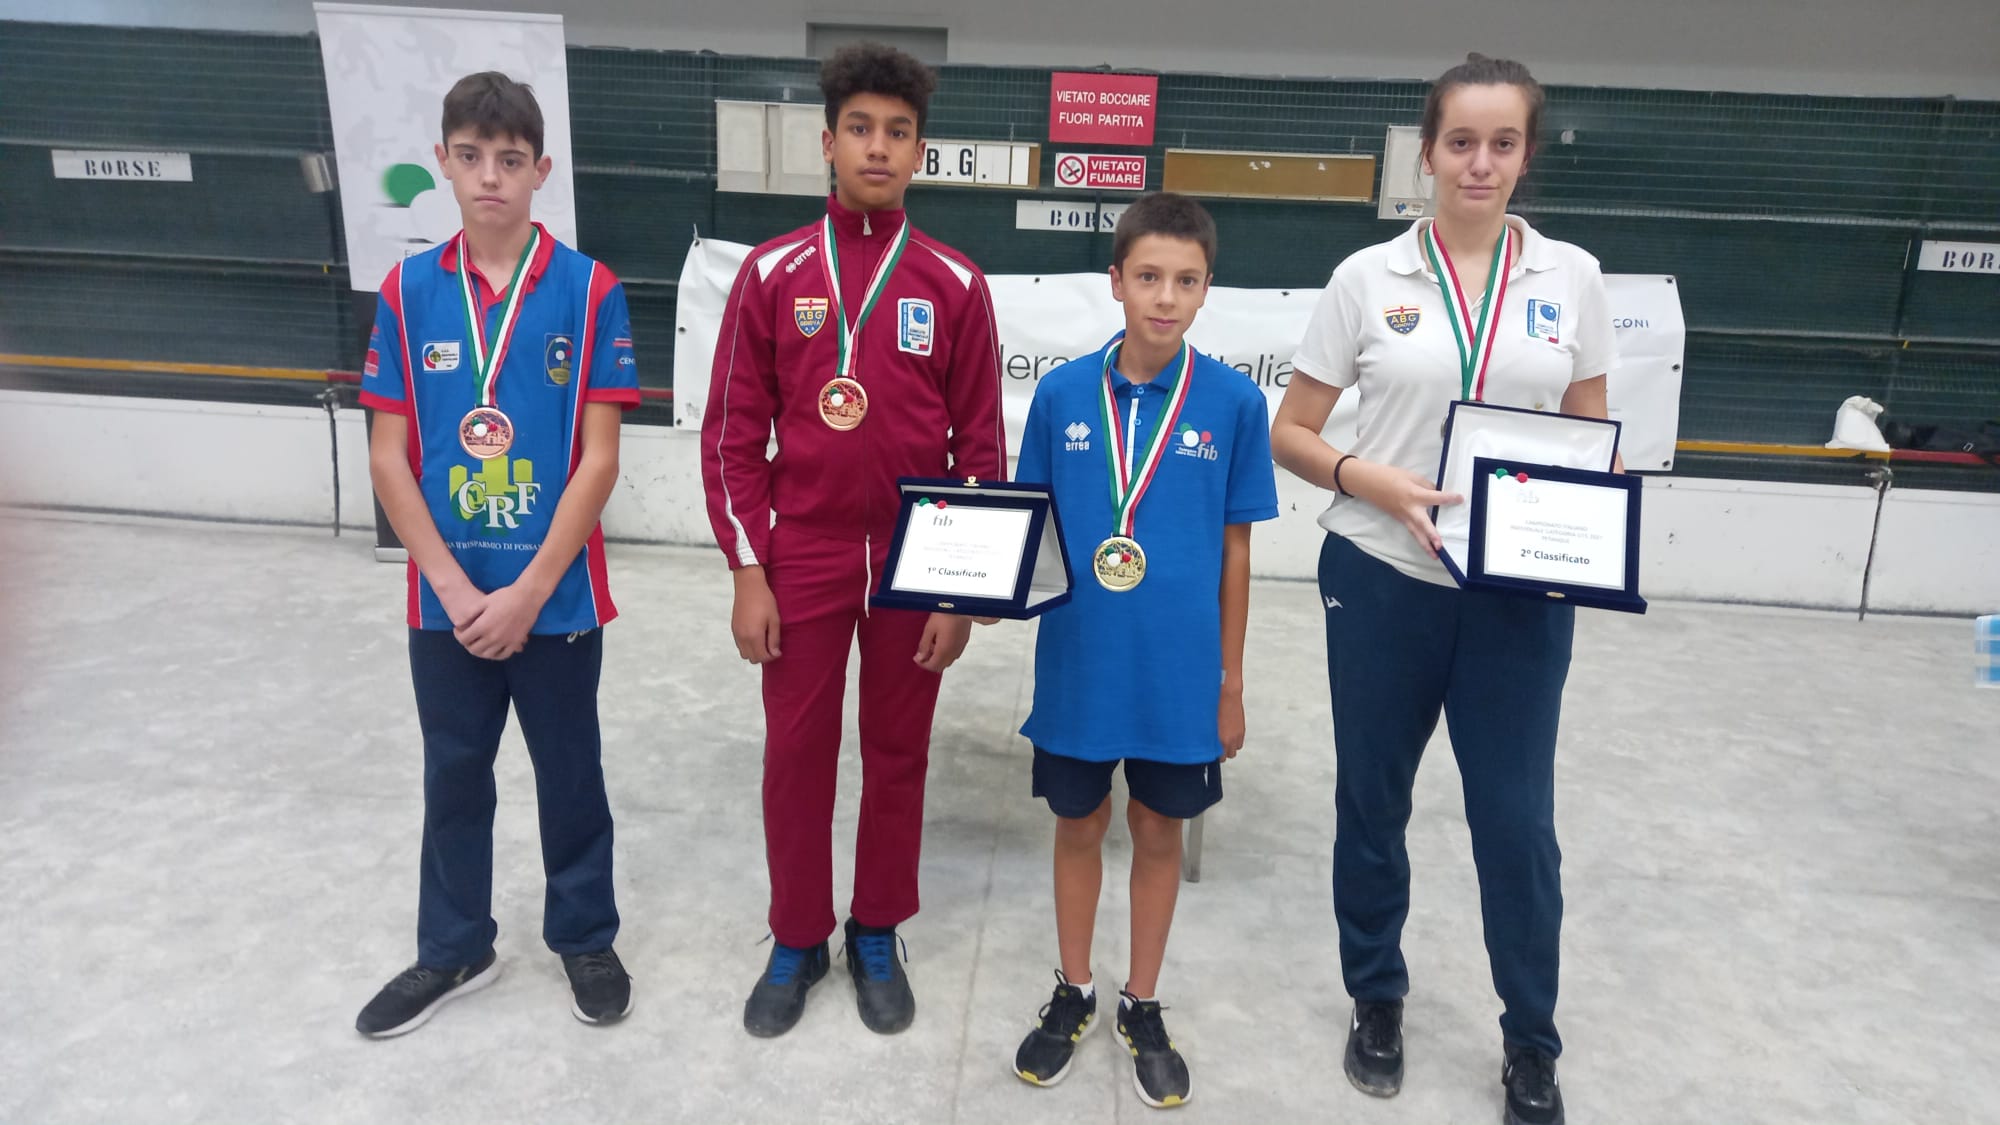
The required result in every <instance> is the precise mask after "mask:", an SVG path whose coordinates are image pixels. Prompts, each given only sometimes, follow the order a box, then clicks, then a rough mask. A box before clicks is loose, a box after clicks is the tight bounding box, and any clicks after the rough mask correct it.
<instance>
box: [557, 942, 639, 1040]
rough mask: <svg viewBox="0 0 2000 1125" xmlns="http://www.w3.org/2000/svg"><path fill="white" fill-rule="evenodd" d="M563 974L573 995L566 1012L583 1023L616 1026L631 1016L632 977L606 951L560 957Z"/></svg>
mask: <svg viewBox="0 0 2000 1125" xmlns="http://www.w3.org/2000/svg"><path fill="white" fill-rule="evenodd" d="M562 963H563V972H565V973H568V974H569V990H570V992H571V994H572V995H574V996H575V1000H574V1001H572V1002H571V1004H570V1006H569V1010H570V1011H571V1012H572V1013H573V1014H575V1016H576V1018H577V1019H580V1020H582V1021H583V1022H585V1023H617V1022H618V1021H619V1020H622V1019H624V1018H625V1017H626V1016H628V1015H631V1014H632V977H631V975H630V974H628V973H627V972H626V971H625V966H624V964H623V963H621V962H620V961H619V960H618V955H617V954H616V953H613V952H612V951H611V950H610V949H609V948H606V949H600V950H598V951H597V952H595V953H565V954H563V959H562Z"/></svg>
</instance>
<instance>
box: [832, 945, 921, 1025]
mask: <svg viewBox="0 0 2000 1125" xmlns="http://www.w3.org/2000/svg"><path fill="white" fill-rule="evenodd" d="M896 945H897V938H896V927H894V926H879V927H878V926H864V925H862V924H861V923H859V922H856V921H855V920H854V919H852V918H849V919H848V920H847V948H846V951H845V952H846V955H847V973H848V975H849V976H851V977H853V978H854V1000H855V1004H856V1006H857V1007H859V1008H860V1009H861V1022H862V1023H864V1024H866V1025H868V1030H870V1031H872V1032H875V1033H876V1034H878V1035H894V1034H895V1033H897V1032H899V1031H901V1030H903V1029H904V1028H906V1027H909V1026H910V1021H912V1020H914V1019H916V1018H917V998H916V997H915V996H914V995H912V994H911V992H910V978H909V977H908V976H907V975H905V974H904V972H903V962H902V961H901V960H899V959H898V958H897V956H896V952H897V950H896ZM904 956H905V957H907V956H908V953H907V952H906V953H905V954H904Z"/></svg>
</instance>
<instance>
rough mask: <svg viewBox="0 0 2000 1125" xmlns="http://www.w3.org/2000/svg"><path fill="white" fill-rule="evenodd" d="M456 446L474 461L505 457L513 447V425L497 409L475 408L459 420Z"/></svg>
mask: <svg viewBox="0 0 2000 1125" xmlns="http://www.w3.org/2000/svg"><path fill="white" fill-rule="evenodd" d="M458 444H460V445H462V446H464V447H465V451H466V452H467V453H469V454H471V455H472V459H473V460H475V461H490V460H492V459H493V458H495V457H505V456H507V451H508V450H509V449H512V448H513V447H514V423H513V422H511V421H509V420H508V418H507V416H506V415H505V414H502V413H500V410H499V408H498V407H493V406H475V407H473V408H472V410H471V411H469V412H467V414H466V415H465V417H464V418H462V419H460V420H459V423H458Z"/></svg>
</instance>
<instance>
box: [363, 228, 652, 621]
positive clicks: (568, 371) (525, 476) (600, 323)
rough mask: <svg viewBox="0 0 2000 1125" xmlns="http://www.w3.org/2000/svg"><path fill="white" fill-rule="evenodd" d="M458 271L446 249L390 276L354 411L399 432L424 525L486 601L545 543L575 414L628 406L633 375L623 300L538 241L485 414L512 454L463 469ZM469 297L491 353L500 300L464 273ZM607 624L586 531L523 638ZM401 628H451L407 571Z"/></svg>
mask: <svg viewBox="0 0 2000 1125" xmlns="http://www.w3.org/2000/svg"><path fill="white" fill-rule="evenodd" d="M458 270H459V261H458V240H457V239H456V238H453V239H452V240H450V241H449V242H446V243H444V244H443V245H442V246H438V247H436V248H434V249H431V250H429V251H426V252H424V253H422V254H418V255H416V256H414V257H411V258H408V259H405V260H404V261H403V262H401V263H399V264H398V265H397V266H396V267H395V268H394V269H392V270H390V271H389V276H388V278H387V279H386V280H384V281H383V282H382V289H381V300H380V302H379V303H378V304H377V305H376V312H375V332H374V335H373V336H372V337H371V338H370V339H369V342H368V359H367V362H366V363H365V364H364V365H363V367H362V373H361V401H362V402H363V403H364V404H365V405H367V406H369V407H371V408H373V409H376V410H385V411H390V412H392V413H396V414H401V415H403V416H405V417H406V418H408V419H409V432H410V446H409V456H410V472H411V473H412V474H414V475H415V476H416V478H417V485H418V487H419V488H420V489H421V490H422V492H423V494H424V502H425V503H426V505H428V506H429V508H430V514H431V519H432V520H433V521H434V522H435V523H436V524H437V529H438V533H439V534H440V535H442V536H443V537H444V542H445V546H446V547H448V548H450V549H451V553H452V556H453V557H454V558H456V559H457V560H458V564H459V566H461V567H463V568H464V569H465V575H466V577H467V578H469V579H471V580H472V584H473V585H475V586H477V587H479V589H481V590H484V591H488V592H491V591H493V590H497V589H499V588H500V587H502V586H507V585H510V584H512V583H513V582H514V580H515V579H518V578H519V577H520V576H521V572H522V571H524V570H526V569H527V567H528V563H529V561H530V560H532V559H533V558H534V557H535V552H536V551H537V550H539V549H540V548H541V545H542V540H543V539H544V538H546V537H547V536H548V533H549V526H550V524H551V523H553V522H554V519H555V514H556V505H557V504H559V503H561V502H562V494H563V488H564V486H565V485H566V484H568V483H569V478H570V474H571V473H574V472H575V471H576V466H577V463H578V462H579V461H580V460H581V459H582V456H583V449H582V441H583V406H584V404H585V403H590V402H611V403H617V404H618V405H620V406H621V407H624V408H626V409H630V408H631V407H634V406H637V405H639V375H638V368H637V367H636V366H635V365H634V361H633V358H632V318H631V314H630V313H629V312H627V311H626V307H625V290H624V288H623V287H622V286H620V285H619V284H618V279H617V278H616V277H614V276H612V273H611V271H610V270H608V269H606V268H605V267H604V266H603V265H602V264H600V263H598V262H596V261H593V260H592V259H590V258H588V257H585V256H584V255H583V254H580V253H578V252H577V251H575V250H572V249H570V248H569V247H567V246H564V245H563V244H561V243H560V242H557V241H556V239H555V236H553V235H551V234H549V233H548V231H547V230H546V229H544V230H543V231H542V242H541V248H540V249H539V250H538V251H537V252H536V254H535V259H534V261H532V262H530V263H529V264H528V270H527V273H526V275H525V276H524V277H523V279H522V282H521V284H522V285H523V286H524V289H523V291H522V297H521V309H520V313H519V318H520V319H519V321H518V323H517V324H516V325H515V327H514V336H513V342H512V344H511V345H509V347H508V349H507V354H506V355H505V356H504V357H502V359H501V364H500V379H499V383H498V385H497V386H496V387H495V389H494V395H495V399H496V405H498V406H499V408H500V409H501V411H502V412H504V413H505V414H506V415H507V417H508V420H509V421H511V422H513V424H514V444H513V447H512V448H510V449H509V450H508V451H507V453H506V455H505V456H503V457H495V458H492V459H490V460H487V461H479V460H476V459H474V458H473V456H472V455H471V454H469V453H467V452H466V451H465V448H464V446H462V445H461V444H460V443H459V439H458V427H459V421H460V420H461V419H462V418H464V417H465V414H466V412H467V411H469V410H471V409H472V408H473V407H474V406H476V405H477V404H478V401H479V389H478V386H477V375H476V374H475V368H476V366H477V365H476V363H475V361H474V359H473V355H472V341H471V337H470V336H469V335H468V332H467V325H466V322H465V298H464V295H463V293H462V291H461V290H460V283H459V277H458ZM506 283H507V282H506V279H505V278H502V279H500V281H499V284H500V285H502V286H504V285H505V284H506ZM473 291H474V293H475V294H476V296H477V298H478V301H479V306H480V314H481V319H482V320H483V321H484V322H485V323H484V324H483V326H482V327H483V329H484V331H485V334H486V338H487V339H488V340H489V341H491V340H492V339H493V337H494V335H495V334H496V333H497V332H498V331H499V322H500V320H501V315H502V311H503V308H504V304H503V301H502V297H503V296H504V294H502V293H500V292H499V291H498V290H497V287H496V286H495V285H493V284H492V283H491V282H489V280H488V279H487V278H485V277H483V276H481V275H480V274H479V271H478V270H476V269H475V270H473ZM617 613H618V611H617V609H616V608H615V607H614V606H613V605H612V603H611V589H610V583H609V581H608V579H607V577H606V573H605V561H604V532H603V529H602V528H601V527H593V528H592V529H591V532H590V536H589V538H588V539H587V540H586V541H585V543H584V546H583V550H581V551H579V552H578V553H577V557H576V558H575V559H574V560H572V561H571V562H570V565H569V568H568V569H567V570H565V571H564V572H563V576H562V578H561V580H560V581H558V582H557V584H556V589H555V592H554V593H553V594H551V595H550V596H549V600H548V601H547V602H546V603H544V604H543V606H542V612H541V614H540V615H539V616H538V617H536V618H535V624H534V626H533V629H532V632H535V633H574V632H581V631H582V630H585V629H594V628H596V627H598V626H600V625H603V624H606V623H607V622H609V621H610V620H611V619H612V618H613V617H615V616H617ZM408 618H409V623H410V627H411V628H413V629H449V628H451V619H450V617H448V616H446V614H445V612H444V605H443V603H441V602H440V601H438V597H437V593H436V592H435V591H433V590H432V589H431V584H430V582H429V581H428V580H427V579H425V578H424V576H423V574H422V573H421V572H420V571H418V569H417V565H416V563H415V562H414V561H412V562H411V563H410V565H409V612H408Z"/></svg>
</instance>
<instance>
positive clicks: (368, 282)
mask: <svg viewBox="0 0 2000 1125" xmlns="http://www.w3.org/2000/svg"><path fill="white" fill-rule="evenodd" d="M313 12H314V14H315V15H316V16H317V17H318V21H319V40H320V55H321V57H322V59H323V60H324V62H325V66H326V95H327V103H328V106H329V108H330V109H331V111H332V115H333V147H334V157H335V159H336V161H337V162H338V163H339V166H340V214H341V220H342V222H343V224H344V225H345V226H346V227H347V267H348V272H349V275H350V277H351V278H352V281H353V285H354V288H356V289H358V290H361V291H363V292H370V293H372V292H374V291H375V289H376V287H377V286H379V285H381V284H382V278H383V277H385V276H387V274H388V272H389V267H391V266H393V265H395V264H396V263H397V262H399V261H401V260H403V259H404V258H406V257H408V256H409V255H411V254H416V253H421V252H422V251H424V250H427V249H429V248H430V247H431V246H433V245H435V244H436V243H438V242H441V241H443V240H445V239H446V238H449V237H450V236H451V235H452V233H453V232H455V231H456V230H458V228H459V216H458V203H457V201H456V200H455V199H453V198H452V194H451V185H450V184H449V183H447V182H445V179H444V176H443V175H441V174H440V173H439V172H438V166H437V158H436V154H435V153H434V151H433V147H432V146H434V145H436V144H438V143H439V142H440V141H441V140H442V139H443V138H442V137H440V136H439V135H438V121H439V119H440V118H441V117H442V116H443V109H444V95H445V93H446V91H448V90H450V89H451V87H452V84H453V83H455V82H457V81H458V80H459V79H460V78H463V77H465V76H466V75H468V74H474V73H477V72H479V71H482V70H497V71H500V72H501V73H503V74H505V75H507V76H508V77H509V78H512V79H514V80H515V81H517V82H525V83H527V84H528V85H530V86H532V87H534V90H535V100H536V101H537V102H539V103H540V104H541V107H542V129H543V134H544V136H543V139H542V149H543V151H544V152H545V153H547V154H548V155H549V156H550V157H552V158H553V159H554V162H555V169H554V170H553V171H552V172H550V173H549V178H548V182H547V183H545V184H543V185H542V190H540V191H538V192H536V193H535V202H534V217H535V218H536V219H537V220H538V221H540V222H541V223H542V225H544V226H546V227H548V228H549V233H551V234H553V235H555V236H556V237H557V238H559V239H561V240H562V241H564V242H567V243H569V244H570V245H572V246H574V245H576V191H575V188H574V186H573V181H572V179H571V176H570V144H569V70H568V67H567V65H566V63H565V61H564V56H563V24H562V17H561V16H545V15H525V14H520V13H515V12H461V11H454V10H449V9H442V8H394V7H385V6H377V5H372V4H327V3H316V4H314V5H313ZM724 284H725V285H726V284H728V282H727V281H725V282H724Z"/></svg>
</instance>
